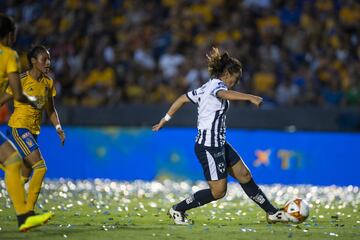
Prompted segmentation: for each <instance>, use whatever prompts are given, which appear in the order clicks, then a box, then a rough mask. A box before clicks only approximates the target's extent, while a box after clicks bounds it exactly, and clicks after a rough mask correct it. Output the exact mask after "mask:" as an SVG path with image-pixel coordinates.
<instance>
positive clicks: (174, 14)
mask: <svg viewBox="0 0 360 240" xmlns="http://www.w3.org/2000/svg"><path fill="white" fill-rule="evenodd" d="M0 9H1V12H4V13H5V14H7V15H10V16H12V17H13V18H14V19H15V21H16V22H17V23H18V28H19V31H18V40H17V43H16V47H15V48H16V50H18V52H19V54H20V61H21V63H22V66H23V68H26V67H25V66H26V65H27V63H26V51H28V50H29V49H30V47H31V46H32V45H33V44H43V45H45V46H46V47H48V48H49V49H50V53H51V54H52V68H53V74H54V79H55V80H56V84H57V86H56V87H57V92H58V101H61V102H62V104H68V105H75V104H81V105H85V106H104V105H116V104H119V103H128V102H131V103H133V102H146V103H162V102H172V101H173V100H174V99H175V98H176V97H177V96H178V95H179V94H182V93H184V92H186V91H187V90H189V89H193V88H196V87H198V86H200V85H201V84H202V83H203V82H204V81H207V79H208V78H209V76H208V73H207V66H206V57H205V55H206V53H207V52H208V51H209V50H210V49H211V47H212V46H214V45H215V46H219V47H220V48H221V49H224V50H227V51H228V52H229V53H230V54H231V55H233V56H234V57H237V58H238V59H240V60H241V61H242V64H243V76H242V79H241V82H240V85H239V86H238V88H239V89H240V90H241V91H243V92H247V93H254V94H256V95H260V96H262V97H263V98H264V99H265V102H266V104H268V105H269V106H277V105H287V106H289V105H290V106H292V105H303V106H307V105H321V106H327V105H329V106H345V105H346V106H360V61H359V60H360V44H359V42H360V39H359V36H360V34H359V33H360V25H359V22H360V4H359V2H357V1H355V0H341V1H340V0H316V1H313V0H286V1H285V0H272V1H271V0H243V1H238V0H181V1H178V0H148V1H147V0H142V1H141V0H88V1H81V0H24V1H19V0H4V1H1V3H0Z"/></svg>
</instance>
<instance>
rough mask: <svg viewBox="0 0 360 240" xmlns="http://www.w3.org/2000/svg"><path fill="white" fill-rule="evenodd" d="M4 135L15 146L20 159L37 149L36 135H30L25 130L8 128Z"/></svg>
mask: <svg viewBox="0 0 360 240" xmlns="http://www.w3.org/2000/svg"><path fill="white" fill-rule="evenodd" d="M6 135H7V137H8V138H9V139H10V141H12V142H13V143H14V144H15V146H16V148H17V150H18V151H19V153H20V155H21V157H22V158H24V157H26V156H28V155H30V153H32V152H33V151H35V150H36V149H38V148H39V145H38V143H37V139H38V135H36V134H32V133H31V132H30V131H29V130H28V129H26V128H11V127H8V129H7V131H6Z"/></svg>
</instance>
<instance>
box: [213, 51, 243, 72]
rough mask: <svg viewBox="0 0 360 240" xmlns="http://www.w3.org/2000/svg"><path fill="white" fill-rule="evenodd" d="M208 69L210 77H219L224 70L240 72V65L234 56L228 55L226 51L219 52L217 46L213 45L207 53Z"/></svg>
mask: <svg viewBox="0 0 360 240" xmlns="http://www.w3.org/2000/svg"><path fill="white" fill-rule="evenodd" d="M206 57H207V58H208V70H209V73H210V76H211V77H216V78H218V77H220V76H221V75H222V74H223V73H224V72H225V71H226V70H227V71H228V72H229V73H230V74H234V73H239V72H241V68H242V65H241V63H240V61H239V60H237V59H236V58H233V57H230V56H229V54H228V53H227V52H224V53H222V54H221V53H220V51H219V49H218V48H215V47H213V49H212V51H211V52H210V54H207V55H206Z"/></svg>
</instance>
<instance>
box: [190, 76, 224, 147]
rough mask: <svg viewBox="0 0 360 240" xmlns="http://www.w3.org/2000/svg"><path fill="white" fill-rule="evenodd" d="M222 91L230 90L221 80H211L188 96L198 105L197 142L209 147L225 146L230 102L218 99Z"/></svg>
mask: <svg viewBox="0 0 360 240" xmlns="http://www.w3.org/2000/svg"><path fill="white" fill-rule="evenodd" d="M220 90H228V88H227V86H226V85H225V83H224V82H223V81H221V80H220V79H210V80H209V81H208V82H207V83H205V84H204V85H202V86H201V87H200V88H198V89H195V90H193V91H190V92H188V93H187V94H186V96H187V97H188V98H189V99H190V100H191V102H193V103H195V104H197V105H198V123H197V125H198V135H197V137H196V142H197V143H199V144H202V145H204V146H208V147H220V146H223V145H224V144H225V134H226V126H225V119H226V111H227V110H228V108H229V101H228V100H222V99H220V98H217V97H216V94H217V92H218V91H220Z"/></svg>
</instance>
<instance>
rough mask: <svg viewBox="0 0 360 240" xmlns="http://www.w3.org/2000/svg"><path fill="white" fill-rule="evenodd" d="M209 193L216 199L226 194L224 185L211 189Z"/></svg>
mask: <svg viewBox="0 0 360 240" xmlns="http://www.w3.org/2000/svg"><path fill="white" fill-rule="evenodd" d="M211 193H212V195H213V197H214V198H215V199H216V200H217V199H220V198H223V197H224V196H225V194H226V187H223V188H217V189H211Z"/></svg>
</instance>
